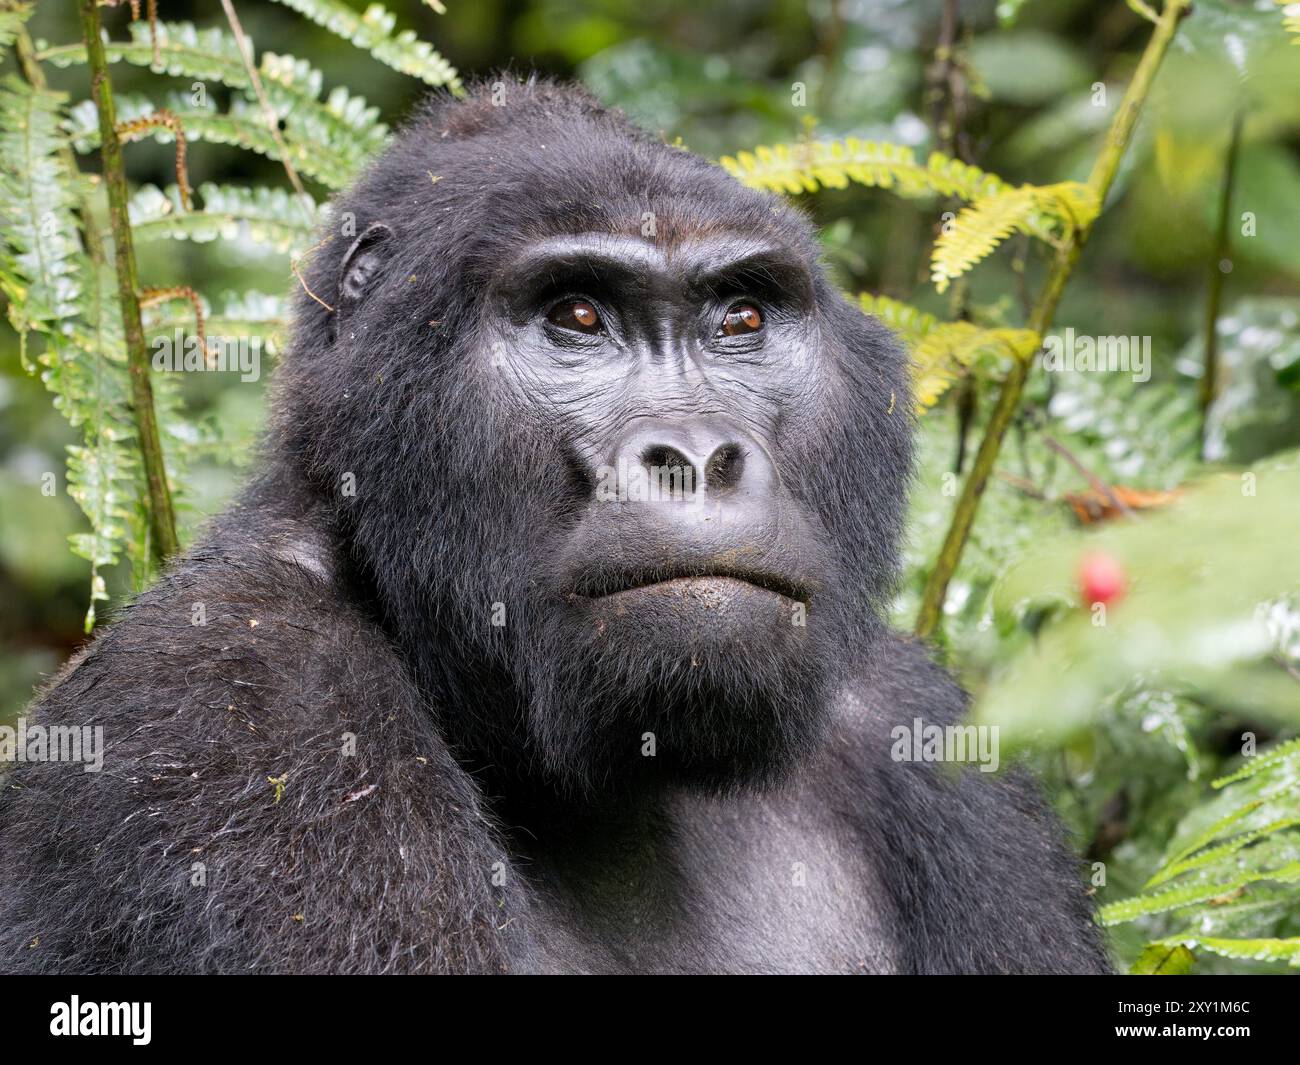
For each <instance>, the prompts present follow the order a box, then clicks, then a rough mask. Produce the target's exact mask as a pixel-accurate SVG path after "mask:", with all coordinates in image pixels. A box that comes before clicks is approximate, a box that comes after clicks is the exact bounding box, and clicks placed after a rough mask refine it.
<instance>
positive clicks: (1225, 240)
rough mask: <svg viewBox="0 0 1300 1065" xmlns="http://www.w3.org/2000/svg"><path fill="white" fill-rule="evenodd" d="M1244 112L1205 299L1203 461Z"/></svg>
mask: <svg viewBox="0 0 1300 1065" xmlns="http://www.w3.org/2000/svg"><path fill="white" fill-rule="evenodd" d="M1241 121H1242V116H1241V112H1240V111H1238V112H1237V114H1236V116H1235V117H1234V118H1233V120H1232V138H1231V139H1230V140H1229V142H1228V161H1227V162H1226V163H1225V164H1224V167H1223V188H1222V190H1221V191H1220V194H1219V231H1218V233H1217V234H1216V235H1215V238H1214V251H1213V253H1212V255H1211V259H1210V289H1209V292H1207V293H1206V297H1205V368H1204V371H1203V376H1202V377H1201V458H1202V459H1204V458H1205V445H1206V441H1207V438H1208V436H1209V431H1210V408H1211V407H1212V406H1213V405H1214V399H1215V397H1216V396H1217V395H1218V394H1219V332H1218V327H1219V307H1220V305H1221V304H1222V302H1223V268H1222V263H1223V262H1224V260H1225V259H1227V257H1228V249H1229V247H1230V241H1229V237H1228V215H1229V213H1230V212H1231V210H1232V187H1233V185H1234V184H1235V183H1236V177H1237V152H1238V150H1239V149H1240V147H1241Z"/></svg>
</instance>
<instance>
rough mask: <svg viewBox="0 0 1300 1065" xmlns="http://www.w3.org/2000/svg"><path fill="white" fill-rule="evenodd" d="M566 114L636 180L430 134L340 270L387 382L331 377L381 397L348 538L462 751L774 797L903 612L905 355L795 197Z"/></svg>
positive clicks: (595, 148)
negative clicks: (831, 689)
mask: <svg viewBox="0 0 1300 1065" xmlns="http://www.w3.org/2000/svg"><path fill="white" fill-rule="evenodd" d="M453 106H460V107H463V106H465V105H453ZM561 110H562V109H561V108H557V107H555V106H554V103H553V102H552V107H551V108H550V109H549V110H547V111H545V112H544V116H543V115H540V114H539V115H536V116H534V119H533V121H534V122H535V123H536V124H538V125H541V124H544V123H550V124H551V125H559V126H560V127H561V129H560V130H559V132H557V131H556V130H554V129H543V130H542V132H540V133H538V132H537V130H536V128H535V127H532V128H531V136H532V137H535V138H536V140H534V141H532V142H531V143H539V142H540V143H550V144H552V145H560V144H563V143H564V142H565V137H566V136H567V137H568V138H569V139H570V140H573V139H574V138H577V139H581V140H582V141H583V142H584V143H585V146H586V148H587V151H586V152H585V153H584V154H583V158H585V159H586V160H587V163H586V164H585V165H586V166H588V167H590V165H591V160H592V159H595V158H599V157H600V149H602V148H603V149H604V150H605V152H606V154H607V155H608V156H609V157H610V158H611V162H610V165H609V169H608V172H604V173H601V172H597V173H592V172H590V170H585V171H583V172H581V173H579V172H578V171H577V169H576V167H577V165H578V161H575V160H574V159H573V158H571V157H568V156H563V157H560V158H552V157H548V156H546V155H544V154H543V153H540V152H534V153H533V158H532V159H531V160H530V163H531V165H530V166H528V167H526V168H522V167H521V168H519V169H516V170H511V172H510V173H509V174H508V177H507V178H506V179H504V180H501V181H500V182H499V186H500V187H499V188H493V187H492V186H490V185H489V186H485V185H484V184H483V182H482V181H481V180H480V178H481V175H482V173H483V171H482V170H475V169H474V161H475V153H474V152H473V151H472V150H470V148H472V147H473V144H474V142H475V141H478V142H481V143H480V148H481V147H482V142H486V143H487V144H492V145H495V146H496V148H497V149H498V151H497V153H496V154H493V155H492V157H491V158H492V160H493V164H494V165H495V167H496V168H497V171H498V172H499V171H500V168H501V167H502V166H503V165H504V164H503V163H502V162H501V160H502V159H503V158H504V157H508V156H509V154H510V153H509V151H507V150H505V147H503V145H502V143H501V142H502V138H503V137H504V135H505V134H504V133H503V132H501V131H498V132H497V133H496V134H493V133H492V132H491V131H490V130H487V131H483V132H481V133H479V134H478V135H477V136H476V137H471V138H468V139H467V140H465V141H459V142H453V143H452V144H451V145H447V144H446V143H445V141H444V142H441V143H439V141H441V138H439V140H438V141H433V140H432V138H431V141H432V142H431V143H430V144H429V145H428V148H427V151H428V157H427V158H421V159H420V160H419V161H418V162H417V161H415V160H411V161H410V162H409V164H408V165H409V166H410V168H411V170H412V174H411V176H410V180H411V181H413V182H414V181H416V180H417V177H422V178H423V181H424V184H423V185H422V187H421V189H420V198H419V200H418V201H415V202H409V203H404V204H402V205H401V209H394V207H393V206H392V204H391V202H390V204H389V208H388V210H387V211H385V212H383V213H382V214H381V215H380V217H379V220H378V224H376V225H374V226H372V228H371V229H369V230H367V231H366V232H365V233H364V234H363V235H362V237H361V238H360V239H358V240H357V241H356V243H355V244H354V245H353V246H352V248H351V250H350V251H349V253H348V254H347V256H346V257H345V258H344V260H343V262H342V264H341V266H340V267H339V270H340V273H339V280H338V282H337V289H336V292H337V295H338V302H339V318H338V321H337V322H336V323H334V324H335V330H334V331H335V335H336V336H337V347H338V348H339V349H341V350H342V351H343V352H345V353H347V356H348V358H349V360H350V362H349V365H350V366H359V367H360V368H361V369H360V371H359V372H357V373H347V374H344V375H342V377H341V379H340V378H336V377H333V376H331V377H330V378H329V384H330V385H331V386H332V387H333V388H334V389H336V390H338V389H344V390H345V391H347V392H348V398H349V401H350V402H351V403H352V404H357V405H362V406H366V407H370V408H372V409H371V412H370V413H369V415H368V416H367V417H366V419H365V423H364V426H363V427H362V430H361V431H360V432H359V433H358V432H357V430H356V429H355V428H353V429H351V430H349V429H347V428H346V427H345V426H343V425H340V426H339V427H338V430H337V431H342V432H349V431H350V432H351V433H352V434H353V436H354V440H353V441H352V446H351V447H349V448H348V449H347V452H348V455H347V458H346V459H339V460H337V461H335V462H333V463H332V464H331V465H332V466H333V467H334V468H333V469H331V473H332V474H334V475H337V470H338V468H340V464H341V463H342V462H344V461H346V462H347V463H348V465H347V466H342V467H341V468H343V469H349V470H353V471H356V483H357V486H358V491H357V496H356V498H355V501H347V500H345V502H344V513H345V517H346V521H345V525H346V526H347V528H348V529H349V535H350V536H352V537H353V539H354V542H355V545H356V549H357V553H358V554H359V555H360V557H361V559H362V561H363V565H364V566H365V568H366V569H367V570H368V571H369V573H370V575H371V578H372V579H373V581H374V582H375V585H376V589H377V593H378V596H379V599H380V601H381V603H382V604H383V608H384V612H385V615H386V617H387V619H388V623H389V625H390V627H391V629H392V631H393V632H394V635H395V637H396V638H397V639H398V640H399V641H400V642H401V643H402V644H403V646H405V647H406V648H407V649H408V651H409V652H410V653H411V655H412V656H413V658H414V659H415V660H416V662H417V665H418V667H419V668H420V674H421V679H422V680H423V681H424V682H425V683H426V684H427V685H428V686H429V687H430V688H431V689H432V690H434V692H435V693H436V694H437V695H440V696H441V697H442V699H443V700H445V701H446V702H447V704H448V705H446V706H445V707H444V709H443V713H444V727H445V728H446V729H447V730H448V732H449V733H450V734H451V735H452V736H453V738H455V739H456V740H457V741H458V742H459V743H460V744H461V747H462V749H463V750H466V751H469V752H472V753H473V754H475V755H477V756H480V757H482V758H483V759H484V760H485V761H486V760H491V761H492V762H494V763H498V764H499V763H503V762H508V763H512V764H514V765H516V766H518V767H520V768H522V769H523V770H525V771H527V772H530V773H534V774H535V773H536V772H537V771H540V772H541V773H542V774H543V775H544V776H545V777H546V778H547V779H548V780H550V781H552V782H553V783H556V784H558V785H560V786H562V787H609V786H614V787H617V786H619V785H622V784H628V783H631V782H633V781H636V780H642V779H644V778H646V777H652V778H666V777H667V778H673V779H684V780H689V781H696V782H700V783H704V784H707V785H710V786H730V785H734V784H736V783H742V782H746V781H755V780H760V781H761V780H765V779H768V778H770V777H772V776H774V775H776V774H778V773H779V772H780V771H782V770H783V769H784V768H785V767H787V766H788V765H789V764H790V763H791V762H792V760H793V759H794V758H795V757H796V756H797V755H798V754H799V752H800V751H802V750H804V749H806V748H807V747H809V746H810V745H811V743H812V742H813V740H814V739H815V737H816V736H817V734H818V729H819V727H820V724H821V719H822V716H823V712H824V706H825V703H826V695H827V690H828V686H829V685H830V684H831V683H832V682H833V681H834V679H835V677H836V674H837V671H838V668H839V665H840V663H841V662H843V661H845V660H846V659H849V658H857V657H858V656H860V654H861V653H862V652H863V651H864V643H865V642H866V641H868V640H869V639H870V637H871V635H872V634H873V633H874V631H875V630H876V628H877V627H878V625H879V613H880V604H881V599H882V597H883V596H884V595H885V594H886V592H887V591H888V589H889V585H890V582H891V579H892V574H893V570H894V559H895V551H896V539H897V531H898V520H899V514H900V510H901V493H902V489H903V485H904V481H905V478H906V470H907V465H908V425H907V418H908V414H907V412H908V410H909V409H910V402H909V399H908V395H907V390H906V386H905V384H904V375H903V373H902V372H901V360H900V358H899V356H898V355H897V353H896V351H895V350H894V349H893V347H892V346H890V344H889V342H888V340H887V339H886V338H885V336H884V334H883V331H881V330H880V329H879V327H878V326H875V325H874V324H873V323H870V322H869V321H867V320H866V319H864V318H863V317H862V316H861V315H860V314H858V312H856V311H854V310H853V309H852V308H851V307H849V306H848V305H847V304H846V303H845V302H844V301H843V299H842V298H841V297H839V296H838V294H836V293H835V292H834V291H833V290H832V289H831V287H830V286H829V285H828V284H827V282H826V280H825V278H824V276H823V275H822V273H821V270H820V267H819V265H818V263H817V260H816V251H815V245H814V243H813V241H812V240H811V237H810V235H809V234H808V232H807V229H806V226H805V225H804V224H803V223H802V222H801V221H800V220H798V219H797V218H796V217H794V216H792V215H791V214H790V213H789V212H788V211H786V210H785V209H784V208H782V207H780V206H778V205H777V204H776V203H775V201H772V200H769V199H768V198H766V197H761V196H758V195H756V194H753V193H750V192H748V191H746V190H744V189H742V188H740V187H739V186H737V185H735V184H734V183H733V182H731V181H730V179H728V178H726V177H725V175H723V174H722V173H721V172H720V171H718V170H717V169H716V168H712V167H709V166H707V165H705V164H703V163H702V162H701V161H699V160H697V159H695V158H694V157H692V156H689V155H686V154H685V153H681V152H677V151H675V150H672V149H669V148H665V147H663V146H662V145H657V144H653V143H651V142H649V141H647V140H646V139H645V138H643V137H641V136H639V135H638V134H636V133H634V132H633V131H632V130H630V129H629V128H628V127H627V126H625V125H624V124H623V123H622V122H621V121H617V120H615V119H613V118H612V117H611V116H609V115H607V114H603V115H601V117H600V118H599V120H593V119H592V118H591V117H590V115H589V114H583V115H582V116H580V117H579V116H565V115H563V114H561V113H559V112H560V111H561ZM523 135H524V136H525V137H527V136H529V135H530V134H529V133H524V134H523ZM411 136H412V134H411V133H408V134H407V139H409V138H410V137H411ZM457 149H459V153H460V154H461V155H462V156H463V157H462V158H457V155H458V152H457ZM514 150H515V151H522V150H523V149H520V148H518V147H517V146H516V147H515V149H514ZM408 154H409V155H417V154H418V153H416V152H415V151H414V150H411V151H408V152H406V153H403V152H397V153H395V158H394V159H393V160H392V166H394V167H396V165H397V164H398V163H399V162H401V161H402V160H403V159H404V157H405V155H408ZM460 166H463V167H465V168H466V169H465V171H464V175H465V176H464V177H460V176H459V175H458V168H459V167H460ZM417 167H418V169H417ZM377 173H378V174H380V175H383V174H384V166H383V164H381V166H380V167H379V168H378V171H377ZM431 173H436V174H439V175H440V179H439V181H438V182H436V183H434V184H433V186H432V191H430V186H429V184H428V177H427V176H426V175H427V174H431ZM372 180H377V179H372ZM458 180H463V181H464V182H465V187H464V188H457V187H456V185H455V183H456V182H457V181H458ZM485 188H486V189H487V191H486V192H485V191H482V190H484V189H485ZM387 195H388V198H389V200H390V201H391V199H392V193H391V191H389V192H388V193H387ZM440 195H447V196H450V197H451V198H450V199H449V200H448V201H447V203H446V204H440V202H439V199H438V197H439V196H440ZM360 196H362V194H361V193H358V194H354V202H356V200H357V199H358V197H360ZM453 205H459V210H458V211H453ZM466 205H472V207H473V212H472V213H467V212H468V211H469V210H470V208H469V207H467V206H466ZM370 213H371V214H374V211H373V209H371V210H370ZM467 223H468V224H467ZM458 224H459V228H458ZM430 230H435V231H443V232H442V238H441V243H440V245H439V247H438V248H437V251H436V254H437V255H438V256H440V257H442V258H443V260H444V269H443V271H442V274H441V277H442V280H441V283H440V284H439V283H438V282H437V281H436V280H435V279H433V278H429V276H428V272H429V269H430V268H429V255H430V253H429V250H428V249H427V247H425V248H421V247H420V244H421V242H422V241H424V240H426V239H427V234H428V233H429V231H430ZM407 234H410V236H407ZM417 234H423V235H417ZM434 273H435V275H436V274H438V270H437V269H436V268H435V269H434ZM381 353H382V354H381ZM312 387H313V388H314V389H315V391H316V393H317V394H319V392H320V387H321V386H320V382H319V381H316V382H314V383H313V386H312ZM321 402H322V403H323V404H324V405H325V406H327V407H331V405H332V409H336V408H337V402H338V401H337V392H336V393H335V395H334V396H333V397H332V398H330V399H327V400H322V401H321ZM337 417H339V418H340V419H341V418H343V415H342V414H340V415H338V416H337ZM352 418H355V412H354V413H353V414H352V415H351V416H350V417H349V419H348V420H349V421H351V420H352ZM324 431H325V432H326V433H327V434H330V433H332V432H334V431H335V430H332V429H326V430H324ZM395 435H396V440H394V436H395ZM357 437H359V439H358V438H357Z"/></svg>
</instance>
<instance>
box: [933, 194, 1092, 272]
mask: <svg viewBox="0 0 1300 1065" xmlns="http://www.w3.org/2000/svg"><path fill="white" fill-rule="evenodd" d="M1098 210H1099V205H1098V204H1097V197H1096V195H1095V193H1093V192H1092V190H1091V189H1089V188H1088V186H1086V185H1083V184H1081V183H1079V182H1076V181H1066V182H1061V183H1060V184H1058V185H1043V186H1038V185H1021V186H1020V187H1019V188H1015V189H1007V190H1005V191H1003V192H999V193H996V194H995V195H992V196H986V197H984V198H982V199H979V200H976V201H975V202H974V203H973V204H971V205H970V206H969V207H966V208H963V209H962V211H961V212H960V213H959V214H958V215H957V217H956V218H955V219H953V220H952V221H951V222H950V223H949V224H947V225H946V226H945V227H944V229H943V232H941V233H940V234H939V238H938V239H937V240H936V241H935V242H934V251H933V253H932V255H931V259H930V267H931V280H933V281H934V285H935V288H937V289H938V290H939V291H940V292H943V291H944V290H945V289H946V288H947V287H948V284H949V282H950V281H952V279H953V278H956V277H960V276H961V275H962V274H964V273H965V272H966V271H967V270H969V269H970V268H971V267H972V266H974V265H975V264H976V263H977V262H979V261H980V260H981V259H983V258H985V257H986V256H987V255H989V254H990V253H991V252H992V251H993V249H994V248H996V247H997V246H998V245H999V244H1000V243H1002V241H1004V240H1006V239H1007V237H1009V236H1011V234H1012V233H1017V232H1020V233H1031V234H1034V235H1036V236H1042V235H1044V233H1045V232H1050V228H1051V226H1052V225H1053V224H1059V225H1060V226H1063V227H1065V228H1069V229H1078V228H1080V227H1082V226H1086V225H1088V224H1089V223H1091V222H1092V220H1093V219H1094V218H1096V217H1097V212H1098Z"/></svg>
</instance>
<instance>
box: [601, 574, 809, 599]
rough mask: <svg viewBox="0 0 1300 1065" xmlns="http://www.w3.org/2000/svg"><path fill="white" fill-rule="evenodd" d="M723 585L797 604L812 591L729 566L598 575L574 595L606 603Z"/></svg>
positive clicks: (788, 580)
mask: <svg viewBox="0 0 1300 1065" xmlns="http://www.w3.org/2000/svg"><path fill="white" fill-rule="evenodd" d="M697 584H698V585H708V584H712V585H718V586H721V585H723V584H730V585H740V586H745V587H747V588H748V589H750V590H752V589H758V590H760V591H763V592H767V593H770V594H772V595H778V596H780V597H781V598H783V599H789V600H792V601H793V602H797V603H807V602H809V600H810V599H811V598H812V591H811V589H810V588H809V586H808V585H807V584H805V583H804V582H802V581H799V580H794V579H791V578H789V577H784V576H782V575H780V574H777V573H772V572H770V571H766V570H757V569H749V568H740V567H732V566H724V567H718V566H687V567H681V568H673V569H667V570H666V569H662V568H658V567H656V568H654V569H632V570H618V571H609V570H605V571H599V572H594V573H589V574H587V575H586V576H584V577H583V578H581V579H579V581H578V587H577V589H576V594H577V595H579V596H582V597H583V598H587V599H607V598H609V597H611V596H617V595H624V594H626V593H628V592H639V591H647V590H663V591H674V590H686V589H688V588H689V587H690V586H691V585H697Z"/></svg>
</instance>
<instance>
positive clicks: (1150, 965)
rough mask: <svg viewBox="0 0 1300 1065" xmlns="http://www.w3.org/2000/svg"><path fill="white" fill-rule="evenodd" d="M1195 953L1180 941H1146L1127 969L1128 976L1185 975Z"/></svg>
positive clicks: (1190, 969) (1190, 968)
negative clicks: (1173, 942) (1170, 942)
mask: <svg viewBox="0 0 1300 1065" xmlns="http://www.w3.org/2000/svg"><path fill="white" fill-rule="evenodd" d="M1195 962H1196V955H1195V954H1193V953H1192V952H1191V951H1190V950H1188V949H1187V948H1186V947H1184V946H1183V945H1182V944H1180V943H1175V944H1169V943H1148V944H1147V946H1146V947H1145V948H1144V949H1143V951H1142V953H1141V954H1140V955H1139V956H1138V960H1137V961H1135V962H1134V963H1133V967H1132V968H1131V969H1129V975H1130V976H1185V975H1187V973H1189V972H1191V971H1192V965H1193V964H1194V963H1195Z"/></svg>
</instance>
